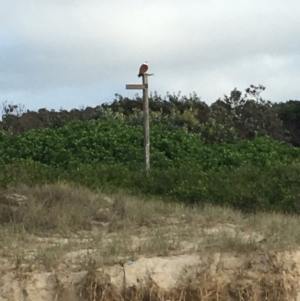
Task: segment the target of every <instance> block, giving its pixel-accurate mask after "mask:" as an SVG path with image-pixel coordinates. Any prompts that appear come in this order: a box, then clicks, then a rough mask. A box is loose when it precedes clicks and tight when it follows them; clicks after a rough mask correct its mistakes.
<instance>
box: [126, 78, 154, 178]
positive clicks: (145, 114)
mask: <svg viewBox="0 0 300 301" xmlns="http://www.w3.org/2000/svg"><path fill="white" fill-rule="evenodd" d="M151 75H154V74H147V73H144V74H143V84H142V85H138V84H133V85H132V84H129V85H126V89H127V90H143V126H144V153H145V167H146V171H147V172H148V171H149V170H150V126H149V97H148V88H149V87H148V76H151Z"/></svg>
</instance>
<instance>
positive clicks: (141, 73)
mask: <svg viewBox="0 0 300 301" xmlns="http://www.w3.org/2000/svg"><path fill="white" fill-rule="evenodd" d="M147 70H148V63H147V62H145V63H143V64H142V65H141V67H140V71H139V74H138V77H141V76H142V75H143V74H144V73H146V72H147Z"/></svg>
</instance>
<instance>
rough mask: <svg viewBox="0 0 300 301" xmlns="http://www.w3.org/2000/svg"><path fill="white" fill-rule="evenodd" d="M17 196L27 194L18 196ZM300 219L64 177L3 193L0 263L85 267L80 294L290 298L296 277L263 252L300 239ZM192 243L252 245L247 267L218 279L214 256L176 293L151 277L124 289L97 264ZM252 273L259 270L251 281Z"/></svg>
mask: <svg viewBox="0 0 300 301" xmlns="http://www.w3.org/2000/svg"><path fill="white" fill-rule="evenodd" d="M10 195H14V196H15V197H16V196H17V197H20V196H25V197H26V200H24V198H23V201H20V202H19V203H18V204H16V202H14V201H13V198H11V199H9V198H7V196H10ZM299 226H300V221H299V218H298V217H296V216H294V217H293V216H285V215H281V214H256V215H243V214H241V213H240V212H237V211H233V210H231V209H228V208H220V207H213V206H204V207H201V208H193V209H191V208H187V207H184V206H182V205H179V204H170V203H164V202H162V201H157V200H152V199H140V198H139V199H138V198H134V197H129V196H125V195H121V194H116V195H111V196H107V195H104V194H102V193H95V192H92V191H90V190H87V189H85V188H83V187H75V186H71V185H68V184H64V183H57V184H55V185H44V186H38V187H35V188H29V187H27V186H18V187H13V188H10V189H8V190H7V191H3V192H1V193H0V266H1V267H2V269H3V270H5V269H6V270H9V269H14V270H17V271H20V273H23V272H24V271H33V270H41V269H42V270H47V271H53V270H55V271H57V270H66V269H68V270H69V271H78V270H83V269H84V270H87V271H89V272H88V274H87V275H86V277H84V279H83V280H82V282H81V283H80V284H79V286H77V293H76V296H77V297H78V296H82V297H81V299H80V298H79V297H78V298H79V299H78V300H103V301H105V300H107V301H108V300H109V301H110V300H155V301H156V300H188V301H192V300H219V301H221V300H253V301H256V300H287V298H288V297H287V296H290V295H291V294H294V291H293V287H294V286H293V285H294V284H293V283H292V281H291V279H290V278H289V279H288V278H286V274H285V271H284V269H283V267H282V265H281V264H280V263H278V262H271V261H269V262H268V263H267V264H265V265H264V270H262V263H261V262H262V261H261V260H260V259H259V260H258V259H257V258H259V256H260V255H257V254H261V253H264V254H267V253H268V252H270V251H281V250H284V249H287V248H289V249H291V248H297V247H298V246H299V240H300V230H299V229H300V227H299ZM253 233H255V235H254V234H253ZM195 252H198V253H199V254H202V255H203V256H204V255H205V254H206V255H207V256H209V254H213V253H214V252H219V253H221V254H222V253H225V252H231V253H235V254H236V253H239V254H246V255H245V263H244V267H243V268H242V269H240V270H239V271H237V272H236V273H234V274H232V275H231V279H230V281H229V282H228V281H227V280H226V281H227V282H226V281H225V282H224V281H223V282H222V281H221V282H220V281H219V280H220V279H219V280H218V281H217V280H216V279H215V278H214V277H213V276H212V275H211V274H210V269H209V266H208V265H207V266H206V268H203V266H202V267H201V269H200V268H197V269H196V272H195V273H194V274H192V273H187V274H185V273H183V274H182V279H181V281H180V283H179V284H178V287H177V288H176V289H173V290H172V291H170V292H163V291H161V290H160V289H159V288H158V286H157V285H156V284H155V281H153V279H151V277H150V278H149V281H148V282H149V283H148V285H147V286H146V288H143V289H141V288H139V289H133V288H130V289H129V290H124V291H123V292H121V293H120V292H117V291H116V290H115V288H114V287H113V286H112V285H111V283H110V282H109V279H106V278H105V277H104V278H105V279H104V278H103V275H102V274H101V273H99V271H98V270H97V269H98V268H99V267H101V266H103V265H110V264H116V263H117V264H120V265H121V266H124V264H125V263H126V262H128V261H129V260H130V261H134V260H136V259H138V258H139V257H152V256H169V255H178V254H183V253H185V254H186V253H195ZM250 254H252V255H253V254H256V255H255V256H256V257H255V256H254V257H253V258H254V259H253V258H252V259H251V258H250V257H251V256H250ZM202 255H201V256H202ZM270 258H271V256H270ZM250 270H251V271H250ZM249 271H250V272H249ZM254 272H258V274H257V275H261V276H259V277H257V279H256V280H255V281H254V282H253V281H252V282H251V283H250V282H249V281H248V280H247V279H249V275H252V274H253V273H254ZM243 279H244V280H245V281H244V280H243ZM57 283H58V284H57V285H58V293H57V300H64V301H69V300H77V299H76V298H77V297H76V298H75V297H74V296H75V295H72V296H73V297H66V295H64V294H65V293H66V291H65V289H64V288H63V287H60V283H59V280H57ZM74 298H75V299H74Z"/></svg>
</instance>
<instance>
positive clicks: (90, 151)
mask: <svg viewBox="0 0 300 301" xmlns="http://www.w3.org/2000/svg"><path fill="white" fill-rule="evenodd" d="M264 89H265V88H264V87H263V86H259V87H255V86H250V88H248V89H246V90H245V91H246V93H245V95H242V93H241V92H240V91H238V90H237V89H234V90H233V91H232V92H231V93H230V95H229V96H226V95H225V96H224V98H223V99H222V100H221V99H219V100H217V101H216V102H215V103H213V104H212V105H210V106H208V105H207V104H205V103H204V102H202V101H201V100H200V98H199V97H198V96H197V95H196V94H192V95H190V96H189V97H185V96H183V97H180V95H170V94H168V95H167V97H165V98H161V97H160V96H158V95H157V94H155V93H154V95H151V97H150V117H151V171H150V173H149V174H146V173H145V171H144V152H143V128H142V100H141V99H140V98H139V97H138V96H137V97H136V98H135V99H133V100H130V99H128V98H123V97H121V96H120V95H116V96H117V99H115V101H114V102H113V103H111V104H103V105H101V106H98V107H96V108H86V109H82V110H75V109H74V110H71V111H70V112H67V111H64V110H61V111H60V112H55V111H47V110H46V109H40V110H39V111H38V112H30V111H27V112H26V111H25V110H24V109H22V108H21V106H18V105H4V106H3V108H2V122H0V130H1V129H2V131H0V166H1V169H0V186H1V188H5V187H7V186H8V185H14V184H16V183H26V184H29V185H36V184H40V183H45V182H56V181H67V182H73V183H77V184H80V185H84V186H88V187H90V188H92V189H102V190H103V189H104V190H106V191H110V192H112V191H116V190H120V189H121V190H123V191H125V192H127V193H132V194H142V195H151V196H156V197H163V198H164V199H169V200H173V201H179V202H184V203H186V204H200V205H201V204H204V203H212V204H218V205H226V206H227V205H228V206H232V207H234V208H238V209H241V210H244V211H257V210H266V211H281V212H289V213H299V212H300V148H297V147H295V146H299V145H300V142H299V141H300V140H299V133H300V105H299V102H297V101H289V102H286V103H281V104H273V103H271V102H269V101H265V100H263V99H262V98H261V97H260V93H261V92H262V91H263V90H264Z"/></svg>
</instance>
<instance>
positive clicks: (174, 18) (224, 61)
mask: <svg viewBox="0 0 300 301" xmlns="http://www.w3.org/2000/svg"><path fill="white" fill-rule="evenodd" d="M299 16H300V1H299V0H280V1H279V0H263V1H262V0H260V1H258V0H251V1H250V0H243V1H241V0H151V1H144V0H109V1H108V0H84V1H83V0H80V1H79V0H0V103H2V102H3V101H5V100H7V101H8V102H12V103H21V104H24V105H25V107H26V108H27V109H31V110H37V109H39V108H48V109H52V108H53V109H56V110H58V109H59V108H60V107H62V108H65V109H68V110H69V109H71V108H79V107H81V106H96V105H98V104H101V103H103V102H110V101H112V100H113V99H114V94H115V93H119V94H121V95H122V96H133V95H134V94H135V93H137V92H138V91H131V90H126V89H125V85H126V84H130V83H131V84H135V83H140V82H141V79H138V77H137V73H138V69H139V66H140V65H141V63H142V62H144V61H145V60H146V61H148V63H149V72H150V73H154V74H155V75H154V76H153V77H151V78H150V91H157V92H158V93H159V94H161V95H162V96H164V95H166V93H167V92H170V93H173V92H175V93H177V92H178V91H181V92H182V94H183V95H189V94H190V93H192V92H193V91H195V92H196V93H197V94H198V96H200V97H201V99H202V100H203V101H205V102H207V103H208V104H210V103H212V102H214V101H216V100H217V99H218V98H219V97H222V96H223V95H224V94H227V95H228V94H229V93H230V91H231V90H233V88H235V87H237V89H239V90H244V89H245V88H247V87H248V86H249V85H250V84H254V85H258V84H262V85H264V86H266V90H265V91H264V92H263V94H262V97H263V98H265V99H268V100H271V101H286V100H289V99H297V100H299V99H300V17H299Z"/></svg>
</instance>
